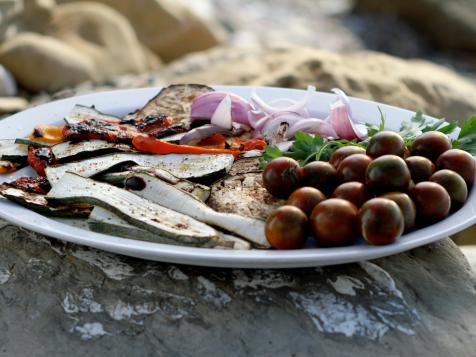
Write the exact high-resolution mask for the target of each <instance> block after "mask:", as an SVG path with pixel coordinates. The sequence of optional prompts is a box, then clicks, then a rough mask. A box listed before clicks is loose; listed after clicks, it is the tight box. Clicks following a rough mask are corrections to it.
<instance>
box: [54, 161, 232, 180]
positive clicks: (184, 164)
mask: <svg viewBox="0 0 476 357" xmlns="http://www.w3.org/2000/svg"><path fill="white" fill-rule="evenodd" d="M233 160H234V158H233V155H229V154H220V155H208V154H202V155H187V154H168V155H147V154H133V153H117V154H111V155H104V156H99V157H95V158H92V159H86V160H82V161H77V162H71V163H67V164H64V165H53V166H48V167H47V168H46V169H45V172H46V177H47V178H48V180H49V181H50V182H51V184H54V183H55V182H57V181H58V180H59V179H60V178H61V177H62V176H63V175H64V173H65V172H67V171H69V172H73V173H76V174H79V175H81V176H84V177H91V176H94V175H97V174H98V173H101V172H104V171H106V170H108V169H109V168H111V167H113V166H115V165H118V164H120V163H123V162H134V163H136V164H137V165H140V166H151V167H155V168H160V169H163V170H166V171H168V172H170V173H171V174H172V175H174V176H176V177H179V178H185V179H205V178H207V177H210V176H218V175H222V174H225V173H226V172H228V171H229V170H230V168H231V165H232V164H233Z"/></svg>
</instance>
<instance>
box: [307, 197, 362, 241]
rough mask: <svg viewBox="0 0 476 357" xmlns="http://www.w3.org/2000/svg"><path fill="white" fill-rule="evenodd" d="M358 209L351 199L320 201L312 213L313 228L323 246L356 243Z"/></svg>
mask: <svg viewBox="0 0 476 357" xmlns="http://www.w3.org/2000/svg"><path fill="white" fill-rule="evenodd" d="M357 212H358V209H357V207H355V205H354V204H353V203H351V202H349V201H346V200H343V199H340V198H330V199H328V200H325V201H322V202H321V203H319V204H318V205H317V206H316V207H314V209H313V210H312V213H311V219H310V222H311V228H312V231H313V232H314V235H315V238H316V240H317V242H318V243H319V244H320V245H323V246H343V245H349V244H354V243H355V240H356V237H357Z"/></svg>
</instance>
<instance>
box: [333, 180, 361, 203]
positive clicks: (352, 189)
mask: <svg viewBox="0 0 476 357" xmlns="http://www.w3.org/2000/svg"><path fill="white" fill-rule="evenodd" d="M332 198H342V199H343V200H347V201H349V202H352V203H353V204H354V205H355V206H356V207H360V206H362V205H363V204H364V202H365V201H366V200H367V190H366V188H365V185H364V184H363V183H362V182H357V181H350V182H344V183H343V184H342V185H340V186H337V188H336V189H335V190H334V193H332Z"/></svg>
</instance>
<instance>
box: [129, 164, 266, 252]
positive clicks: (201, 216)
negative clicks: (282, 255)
mask: <svg viewBox="0 0 476 357" xmlns="http://www.w3.org/2000/svg"><path fill="white" fill-rule="evenodd" d="M130 183H133V185H130ZM126 188H128V189H131V190H134V191H132V192H134V193H135V194H137V195H139V196H140V197H143V198H146V199H148V200H150V201H153V202H156V203H157V204H160V205H161V206H164V207H167V208H170V209H172V210H174V211H176V212H180V213H183V214H187V215H189V216H190V217H193V218H195V219H197V220H199V221H201V222H204V223H207V224H211V225H213V226H216V227H219V228H222V229H225V230H227V231H229V232H231V233H233V234H236V235H239V236H240V237H243V238H245V239H246V240H248V241H250V242H252V243H253V244H254V245H255V246H257V247H259V248H269V247H270V245H269V243H268V241H267V240H266V237H265V235H264V221H261V220H257V219H253V218H249V217H243V216H239V215H236V214H232V213H219V212H216V211H214V210H213V209H211V208H210V207H208V206H207V205H205V204H204V203H203V202H201V201H200V200H197V199H196V198H195V197H193V196H192V195H190V194H188V193H185V192H183V191H180V190H179V189H177V188H175V187H174V186H172V185H170V184H168V183H166V182H164V181H162V180H160V179H158V178H157V177H155V176H151V175H149V174H146V173H137V174H133V175H130V176H129V177H128V178H127V180H126Z"/></svg>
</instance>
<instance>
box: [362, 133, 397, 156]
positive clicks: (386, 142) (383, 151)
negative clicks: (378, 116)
mask: <svg viewBox="0 0 476 357" xmlns="http://www.w3.org/2000/svg"><path fill="white" fill-rule="evenodd" d="M404 152H405V143H404V141H403V138H402V137H401V136H400V135H398V133H396V132H394V131H380V132H378V133H376V134H375V135H374V136H372V137H371V138H370V140H369V145H368V146H367V155H369V156H371V157H373V158H376V157H379V156H382V155H397V156H400V157H403V154H404Z"/></svg>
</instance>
